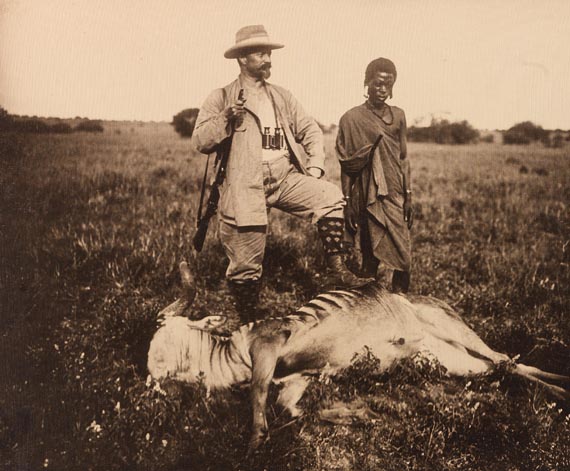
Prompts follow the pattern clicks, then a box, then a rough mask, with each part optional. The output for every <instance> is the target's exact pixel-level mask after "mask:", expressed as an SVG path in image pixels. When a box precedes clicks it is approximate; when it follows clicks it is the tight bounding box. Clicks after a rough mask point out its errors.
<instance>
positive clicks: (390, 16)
mask: <svg viewBox="0 0 570 471" xmlns="http://www.w3.org/2000/svg"><path fill="white" fill-rule="evenodd" d="M386 19H387V20H388V21H386ZM212 24H215V25H216V26H211V25H212ZM246 24H264V25H265V27H266V29H267V31H268V33H269V36H270V37H271V39H272V40H274V41H277V42H282V43H283V44H285V48H283V49H279V50H277V51H275V52H274V54H273V57H272V63H273V68H272V77H271V79H270V80H269V82H272V83H276V84H279V85H281V86H284V87H285V88H288V89H289V90H291V91H292V93H293V95H294V96H295V97H296V98H297V99H298V100H299V102H300V103H301V104H302V106H303V107H304V108H305V109H306V110H307V111H308V112H309V113H310V114H311V115H312V116H313V117H314V118H315V119H316V120H317V121H319V122H320V123H323V124H324V125H327V126H329V125H331V124H338V120H339V119H340V116H341V115H342V114H343V113H344V112H346V111H347V110H348V109H350V108H352V107H353V106H356V105H358V104H360V103H362V102H363V101H364V99H363V97H362V94H363V83H362V82H363V75H364V69H365V68H366V65H367V64H368V62H370V61H371V60H372V59H374V58H376V57H378V56H384V57H389V58H391V59H392V60H393V61H394V62H395V64H396V67H397V69H398V78H397V82H396V84H395V86H394V98H393V99H392V100H390V101H389V104H391V105H396V106H399V107H401V108H403V109H404V110H405V112H406V116H407V122H408V126H413V125H414V124H420V125H425V124H429V121H430V120H431V118H432V116H434V117H436V118H442V119H448V120H449V121H451V122H453V121H462V120H466V121H468V122H469V123H470V124H471V125H472V126H473V127H475V128H477V129H487V130H504V129H508V128H510V127H512V126H513V125H515V124H517V123H520V122H523V121H531V122H533V123H535V124H536V125H539V126H542V127H543V128H544V129H553V130H554V129H562V130H567V129H570V114H568V113H567V112H566V110H567V109H570V89H569V84H568V83H567V82H568V80H567V79H568V77H570V55H569V54H568V53H567V50H566V41H565V38H568V37H570V4H569V3H568V2H564V1H562V0H558V1H554V0H553V1H550V2H546V3H543V4H541V5H537V4H535V3H533V2H532V1H528V0H527V1H515V0H508V1H504V2H494V1H485V2H480V3H477V4H472V3H471V2H468V1H466V0H459V1H454V2H452V1H444V0H438V1H434V2H430V3H429V5H426V4H424V3H420V2H417V1H411V0H410V1H403V2H400V3H398V4H397V5H395V4H391V3H388V2H385V1H372V0H361V1H358V2H353V3H352V4H347V3H346V2H341V1H339V0H334V1H328V2H325V1H324V0H315V1H313V2H310V3H308V4H304V3H301V2H300V1H293V2H285V1H281V0H280V1H274V2H271V3H270V4H268V3H267V2H265V3H264V2H261V1H259V0H244V1H242V2H240V3H239V4H225V3H224V2H223V1H222V0H213V1H209V2H205V1H199V0H192V1H187V0H186V1H184V0H170V1H167V2H164V3H161V4H160V5H159V4H156V3H154V2H150V1H147V0H144V1H138V2H135V1H132V0H128V1H123V2H121V3H120V4H115V3H112V2H111V1H109V0H102V1H100V2H97V4H91V3H89V2H87V1H86V0H77V1H74V2H57V1H56V0H42V1H41V2H40V1H37V0H9V1H4V2H3V3H2V5H1V6H0V37H1V38H6V37H8V38H10V40H9V41H7V40H3V41H2V43H1V45H0V61H1V62H2V64H3V67H2V69H1V70H0V106H2V107H4V108H5V109H6V110H7V111H8V112H9V113H11V114H14V115H20V116H23V115H28V116H34V115H35V116H42V117H45V118H50V117H52V118H55V117H58V118H60V119H73V118H72V116H85V117H89V119H100V120H105V121H143V122H153V121H154V122H170V121H171V120H172V117H173V116H174V115H175V114H177V113H178V112H180V111H182V110H183V109H187V108H200V106H201V104H202V102H203V101H204V100H205V98H206V96H207V95H208V94H209V93H210V92H211V91H212V90H213V89H214V88H217V87H221V86H223V85H225V84H227V83H229V82H231V81H232V80H233V79H235V77H236V76H237V73H238V68H237V64H235V61H231V60H227V59H224V58H223V53H224V51H225V50H226V49H227V48H229V47H230V46H232V45H233V43H234V37H235V32H236V31H237V29H239V28H240V27H241V26H244V25H246ZM330 97H334V99H331V98H330Z"/></svg>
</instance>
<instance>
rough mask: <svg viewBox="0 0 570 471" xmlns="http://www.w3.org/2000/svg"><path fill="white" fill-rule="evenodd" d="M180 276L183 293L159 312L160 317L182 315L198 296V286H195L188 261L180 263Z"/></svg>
mask: <svg viewBox="0 0 570 471" xmlns="http://www.w3.org/2000/svg"><path fill="white" fill-rule="evenodd" d="M180 277H181V278H182V295H181V296H180V298H179V299H177V300H176V301H174V302H173V303H172V304H169V305H168V306H166V307H165V308H164V309H163V310H162V311H160V312H159V313H158V318H159V319H166V318H167V317H173V316H182V315H184V312H185V311H186V310H187V309H188V308H189V307H190V306H191V305H192V303H193V302H194V298H195V297H196V288H195V287H194V277H193V276H192V273H191V272H190V268H188V264H187V263H186V262H182V263H181V264H180Z"/></svg>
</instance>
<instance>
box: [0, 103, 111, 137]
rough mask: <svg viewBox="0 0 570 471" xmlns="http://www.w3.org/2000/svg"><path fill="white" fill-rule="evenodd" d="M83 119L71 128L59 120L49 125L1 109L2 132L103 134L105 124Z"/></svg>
mask: <svg viewBox="0 0 570 471" xmlns="http://www.w3.org/2000/svg"><path fill="white" fill-rule="evenodd" d="M75 119H81V122H80V123H78V124H77V125H75V126H71V125H70V124H68V123H65V122H63V121H62V120H59V119H57V120H56V121H57V122H55V123H53V124H49V123H47V122H46V120H45V119H42V118H38V117H37V116H33V117H29V116H16V115H11V114H10V113H8V112H7V111H6V110H5V109H4V108H1V107H0V131H10V132H17V133H31V134H69V133H72V132H103V131H104V128H103V124H102V123H101V121H100V120H91V119H87V118H75Z"/></svg>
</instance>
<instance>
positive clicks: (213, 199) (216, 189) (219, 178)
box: [192, 89, 243, 252]
mask: <svg viewBox="0 0 570 471" xmlns="http://www.w3.org/2000/svg"><path fill="white" fill-rule="evenodd" d="M238 100H241V101H243V89H240V91H239V95H238ZM233 137H234V128H233V127H232V132H231V134H230V135H229V136H228V137H226V138H225V139H224V140H223V141H222V142H220V143H219V144H218V147H217V150H216V163H219V164H218V172H217V173H216V178H215V179H214V182H213V183H212V188H211V189H210V196H209V197H208V203H207V204H206V210H205V211H204V215H203V216H202V202H203V198H204V190H205V188H206V175H207V172H208V163H209V161H208V162H206V170H205V173H204V181H203V182H202V193H201V195H200V206H199V208H198V220H197V223H196V225H197V227H198V229H197V230H196V234H194V237H193V238H192V244H193V245H194V248H195V249H196V252H200V251H201V250H202V247H203V246H204V241H205V240H206V233H207V232H208V225H209V224H210V219H212V216H213V215H214V214H216V211H217V210H218V202H219V201H220V186H221V184H222V183H223V182H224V178H225V177H226V167H227V165H228V158H229V156H230V150H231V148H232V141H233Z"/></svg>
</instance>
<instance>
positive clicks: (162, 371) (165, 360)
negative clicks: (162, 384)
mask: <svg viewBox="0 0 570 471" xmlns="http://www.w3.org/2000/svg"><path fill="white" fill-rule="evenodd" d="M180 276H181V278H182V295H181V296H180V298H178V299H177V300H176V301H174V302H173V303H172V304H170V305H168V306H166V307H165V308H164V309H163V310H162V311H160V312H159V313H158V322H159V324H160V327H159V329H158V330H157V332H156V333H155V334H154V337H153V339H152V341H151V343H150V347H149V353H148V362H147V366H148V369H149V372H150V373H151V375H152V377H153V378H161V377H166V376H181V374H180V373H181V372H182V376H184V372H185V371H188V372H189V373H188V374H189V376H188V377H189V378H192V377H193V376H194V373H195V372H194V370H195V369H196V368H198V367H199V366H200V365H199V364H198V363H197V362H196V358H197V357H199V352H198V350H199V349H200V348H201V344H202V341H203V339H202V338H201V337H198V334H199V333H200V332H201V331H210V330H211V329H213V328H214V327H218V326H220V325H222V324H223V323H224V322H225V319H224V317H222V316H208V317H204V318H202V319H197V320H192V319H189V314H190V309H191V307H192V303H193V302H194V299H195V298H196V288H195V286H194V277H193V276H192V274H191V272H190V269H189V268H188V264H187V263H186V262H182V263H181V264H180ZM190 372H191V373H192V374H190ZM185 378H186V377H185Z"/></svg>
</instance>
